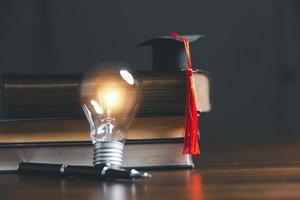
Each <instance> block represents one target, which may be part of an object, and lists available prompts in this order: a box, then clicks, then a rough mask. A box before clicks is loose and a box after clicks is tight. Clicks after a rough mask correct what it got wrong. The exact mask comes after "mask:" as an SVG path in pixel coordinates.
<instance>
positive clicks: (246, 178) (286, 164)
mask: <svg viewBox="0 0 300 200" xmlns="http://www.w3.org/2000/svg"><path fill="white" fill-rule="evenodd" d="M299 152H300V140H298V139H293V140H290V141H288V140H284V141H283V140H277V141H268V142H257V141H255V142H246V143H245V142H244V143H241V142H235V141H232V142H231V143H225V142H224V143H215V142H206V143H205V144H203V145H202V154H201V155H200V156H197V157H195V163H196V166H197V167H196V169H194V170H173V171H152V172H151V173H152V175H153V177H152V178H151V179H148V180H139V181H136V182H131V181H123V182H120V181H119V182H109V181H107V182H100V181H95V180H84V179H81V180H79V179H60V178H56V177H36V176H19V175H16V174H1V175H0V197H1V199H5V200H6V199H42V200H47V199H55V200H58V199H70V200H77V199H81V200H96V199H97V200H100V199H117V200H123V199H143V200H147V199H156V200H159V199H164V200H165V199H181V200H183V199H195V200H196V199H198V200H203V199H300V154H299Z"/></svg>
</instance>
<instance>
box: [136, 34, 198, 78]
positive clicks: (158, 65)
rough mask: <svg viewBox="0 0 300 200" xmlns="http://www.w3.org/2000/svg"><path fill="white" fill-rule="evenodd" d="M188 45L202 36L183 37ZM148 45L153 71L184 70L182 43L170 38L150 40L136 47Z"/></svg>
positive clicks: (162, 37) (184, 58) (184, 55)
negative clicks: (150, 48) (150, 51)
mask: <svg viewBox="0 0 300 200" xmlns="http://www.w3.org/2000/svg"><path fill="white" fill-rule="evenodd" d="M183 37H185V38H186V39H187V40H188V41H189V42H190V43H191V42H194V41H196V40H198V39H199V38H201V37H203V35H183ZM146 45H149V46H151V47H152V70H153V71H169V72H171V71H182V70H186V67H187V64H186V59H187V58H186V52H185V48H184V43H183V41H182V40H180V39H178V38H174V37H172V36H161V37H157V38H152V39H149V40H146V41H145V42H142V43H141V44H138V45H137V46H138V47H141V46H146Z"/></svg>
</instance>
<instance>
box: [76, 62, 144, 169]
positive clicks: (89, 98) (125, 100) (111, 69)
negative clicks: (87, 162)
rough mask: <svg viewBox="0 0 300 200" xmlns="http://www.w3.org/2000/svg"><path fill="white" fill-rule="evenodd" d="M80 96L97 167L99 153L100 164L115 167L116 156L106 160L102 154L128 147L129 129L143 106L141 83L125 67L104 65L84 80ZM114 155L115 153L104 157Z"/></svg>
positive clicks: (118, 64)
mask: <svg viewBox="0 0 300 200" xmlns="http://www.w3.org/2000/svg"><path fill="white" fill-rule="evenodd" d="M80 96H81V103H82V108H83V111H84V113H85V115H86V117H87V119H88V121H89V124H90V136H91V138H92V141H93V144H94V145H95V148H96V150H95V152H94V164H97V162H96V163H95V154H97V155H96V156H98V157H100V158H99V159H98V161H99V160H101V162H100V161H99V162H98V163H101V164H103V162H108V163H109V162H112V164H114V163H113V161H111V160H110V159H114V158H113V157H111V158H108V159H106V158H103V155H100V154H101V152H108V151H115V152H116V151H120V149H119V150H116V149H113V148H114V146H116V145H121V144H122V145H123V144H124V142H125V140H126V138H127V129H128V126H129V125H130V122H131V120H132V118H133V117H134V115H135V113H136V110H137V107H138V103H139V96H140V95H139V88H138V81H137V80H136V79H135V78H134V76H133V74H132V73H131V72H130V70H129V69H128V67H127V66H126V65H125V64H122V63H117V64H116V63H110V64H108V63H105V64H101V65H99V66H98V67H97V68H95V69H94V70H92V71H91V72H89V73H88V74H87V75H86V76H85V78H84V79H83V81H82V84H81V91H80ZM122 145H121V146H122ZM104 146H105V147H104ZM98 147H99V148H98ZM122 147H123V146H122ZM110 148H112V149H110ZM120 148H121V147H120ZM104 154H105V153H104ZM110 155H113V153H112V152H110V154H105V155H104V156H107V157H109V156H110ZM105 159H106V160H105ZM102 160H103V162H102ZM117 160H118V159H117ZM117 164H119V163H118V162H116V165H117Z"/></svg>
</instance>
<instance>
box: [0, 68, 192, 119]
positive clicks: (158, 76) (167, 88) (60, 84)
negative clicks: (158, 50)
mask: <svg viewBox="0 0 300 200" xmlns="http://www.w3.org/2000/svg"><path fill="white" fill-rule="evenodd" d="M137 76H138V78H139V79H140V82H141V85H140V86H141V87H140V89H141V92H142V99H141V103H140V108H139V112H138V113H137V116H139V117H144V116H145V117H148V116H182V115H184V107H185V93H186V81H185V76H184V73H173V74H172V73H171V74H170V73H153V72H140V73H139V74H138V75H137ZM81 77H82V76H81V75H59V76H57V75H56V76H37V75H32V76H28V75H6V76H2V77H1V79H2V84H1V88H2V90H0V91H1V93H2V94H0V98H1V101H0V102H1V103H2V105H1V108H0V110H1V116H0V117H1V118H8V119H9V118H51V117H54V118H68V117H82V116H83V114H82V110H81V106H80V102H79V99H80V98H79V89H80V82H81Z"/></svg>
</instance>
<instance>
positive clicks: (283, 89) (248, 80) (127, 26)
mask: <svg viewBox="0 0 300 200" xmlns="http://www.w3.org/2000/svg"><path fill="white" fill-rule="evenodd" d="M299 8H300V2H299V1H297V0H286V1H280V0H273V1H272V0H251V1H250V0H248V1H246V0H227V1H222V0H197V1H180V0H172V1H139V0H134V1H112V0H111V1H99V0H97V1H96V0H84V1H83V0H82V1H79V0H72V1H71V0H70V1H67V0H65V1H63V0H51V1H47V0H27V1H21V0H20V1H16V0H4V1H0V28H1V31H0V73H1V74H4V73H26V74H65V73H81V72H85V71H87V70H88V69H89V68H90V67H91V66H93V65H94V64H95V63H98V62H99V61H110V60H124V61H126V62H127V63H130V64H131V66H132V67H133V68H134V69H136V70H142V69H148V70H149V69H151V50H150V48H147V47H143V48H137V47H136V45H137V44H138V43H140V42H142V41H144V40H146V39H148V38H151V37H157V36H159V35H165V34H168V33H169V32H172V31H175V32H178V33H181V34H195V33H201V34H204V35H205V36H206V37H205V38H203V39H200V40H199V41H197V42H195V43H193V44H192V58H193V59H192V62H193V65H194V66H200V67H202V68H203V69H205V70H208V71H209V72H210V73H211V85H212V87H211V88H212V89H211V98H212V105H213V110H212V112H211V113H209V114H207V115H206V116H204V117H203V118H202V120H201V128H202V136H203V137H213V138H216V137H220V136H224V137H232V136H234V137H244V138H247V137H254V136H258V137H264V136H266V137H267V138H269V139H270V140H272V138H273V137H276V136H279V135H284V136H286V137H289V136H291V135H297V134H300V124H299V122H300V121H299V120H298V116H299V112H300V106H299V102H300V95H299V89H300V83H299V79H300V72H299V61H300V60H299V51H300V49H299V38H300V34H299V20H300V16H299V15H300V14H299Z"/></svg>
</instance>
